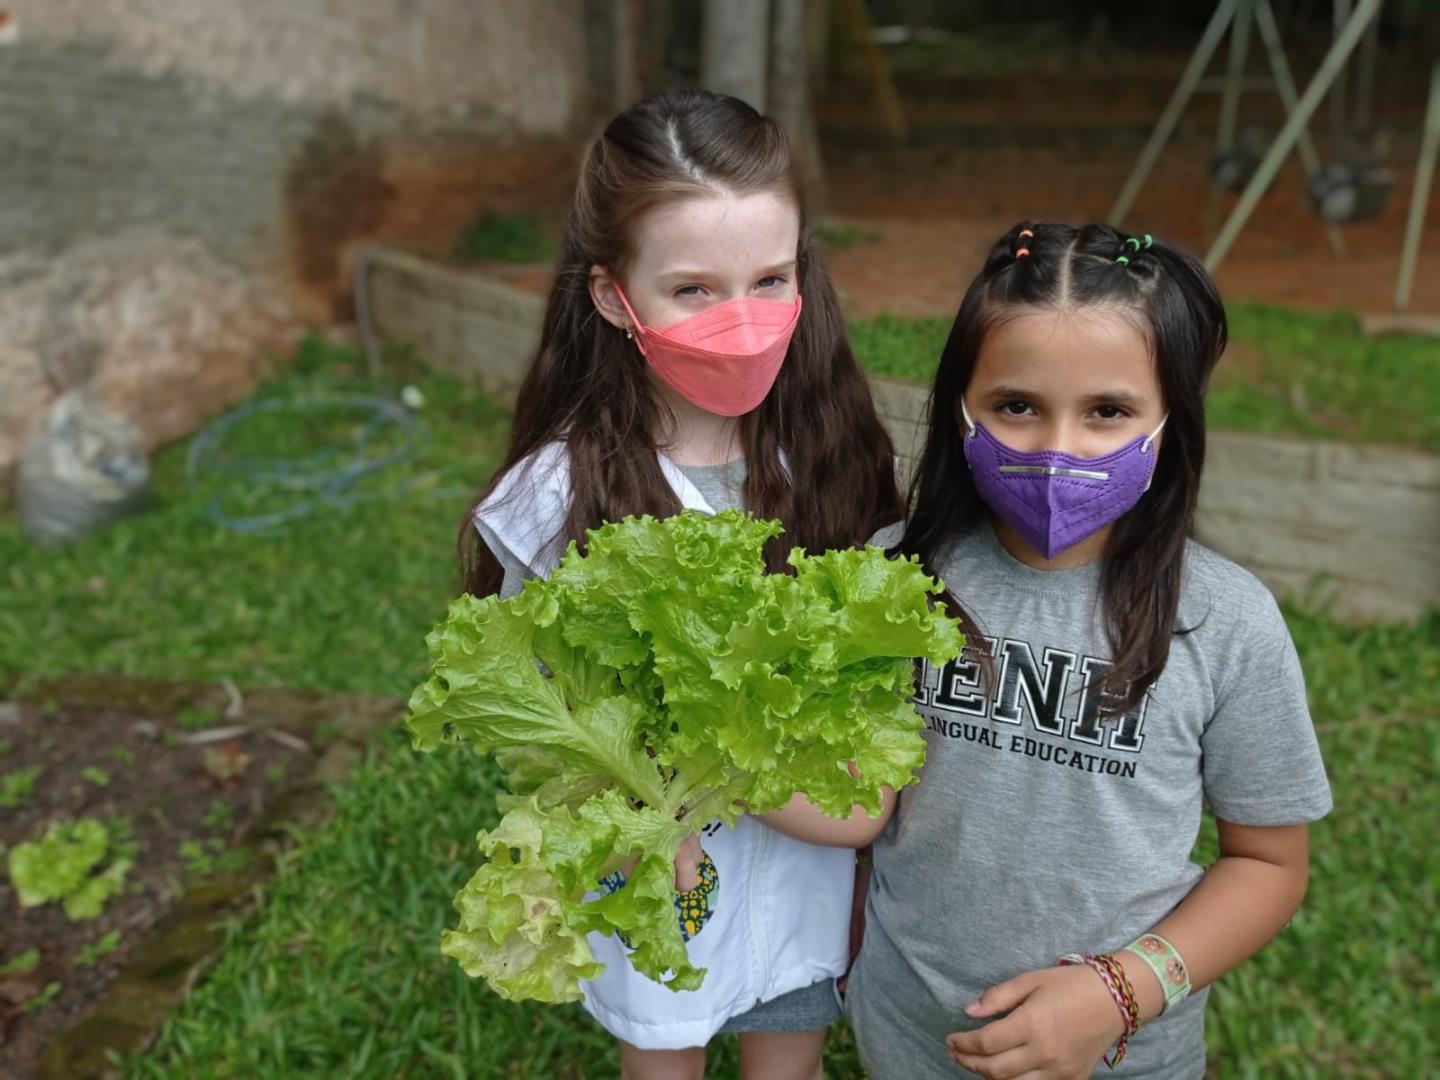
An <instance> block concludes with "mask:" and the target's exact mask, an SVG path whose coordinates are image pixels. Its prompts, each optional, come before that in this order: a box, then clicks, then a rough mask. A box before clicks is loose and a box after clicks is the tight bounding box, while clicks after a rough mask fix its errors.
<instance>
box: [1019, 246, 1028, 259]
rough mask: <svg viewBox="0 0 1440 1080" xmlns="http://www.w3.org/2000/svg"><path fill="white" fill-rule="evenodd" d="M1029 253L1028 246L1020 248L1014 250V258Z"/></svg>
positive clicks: (1021, 257) (1022, 256) (1020, 257)
mask: <svg viewBox="0 0 1440 1080" xmlns="http://www.w3.org/2000/svg"><path fill="white" fill-rule="evenodd" d="M1029 254H1030V249H1029V248H1020V249H1019V250H1018V251H1016V252H1015V258H1017V259H1023V258H1024V257H1025V256H1026V255H1029Z"/></svg>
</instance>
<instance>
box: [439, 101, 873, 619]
mask: <svg viewBox="0 0 1440 1080" xmlns="http://www.w3.org/2000/svg"><path fill="white" fill-rule="evenodd" d="M717 188H719V189H724V190H729V191H733V192H739V193H750V192H756V191H779V192H784V193H786V194H787V195H789V196H791V197H793V198H794V199H795V202H796V205H797V207H798V206H800V205H801V204H800V199H799V193H798V191H797V189H796V185H795V181H794V178H793V177H792V174H791V166H790V151H789V147H788V144H787V143H786V139H785V134H784V131H783V130H782V129H781V128H780V126H779V125H778V124H776V123H775V122H774V121H773V120H769V119H767V118H765V117H762V116H761V115H760V114H759V113H757V112H756V111H755V110H754V109H752V108H751V107H750V106H749V105H746V104H745V103H744V102H742V101H740V100H738V99H736V98H732V97H726V96H724V95H721V94H713V93H709V92H706V91H702V90H677V91H667V92H665V93H662V94H657V95H655V96H653V97H649V98H646V99H645V100H643V101H641V102H639V103H638V104H636V105H634V106H632V107H631V108H629V109H627V110H625V112H623V113H621V114H620V115H619V116H617V117H616V118H615V119H614V120H612V121H611V122H610V124H609V126H607V127H606V128H605V131H604V133H603V134H602V135H601V136H600V137H599V139H598V140H596V142H595V143H594V144H593V145H592V146H591V147H590V149H589V152H588V153H587V154H586V156H585V161H584V164H583V165H582V166H581V170H580V182H579V185H578V187H577V188H576V191H575V202H574V205H573V207H572V209H571V211H570V219H569V224H568V227H567V228H566V232H565V239H564V242H563V244H562V246H561V252H560V257H559V263H558V265H557V267H556V271H555V282H554V285H553V286H552V287H551V289H550V298H549V302H548V304H547V306H546V311H545V322H544V326H543V328H542V330H541V336H540V350H539V353H538V355H537V356H536V358H535V362H534V364H533V365H532V366H531V368H530V371H529V373H528V374H527V375H526V376H525V380H524V382H523V383H522V384H521V387H520V394H519V400H518V401H517V402H516V407H515V423H514V428H513V430H512V434H511V442H510V450H509V453H508V454H507V455H506V457H505V461H504V463H503V464H502V465H501V466H500V468H499V470H497V472H496V473H495V476H494V477H492V478H491V480H490V483H489V484H488V485H487V486H486V487H485V489H484V491H482V492H481V494H480V496H479V498H478V499H477V500H476V501H475V503H474V504H472V506H471V507H470V510H469V511H468V512H467V513H466V516H465V520H464V521H463V522H462V523H461V531H460V544H459V547H460V561H461V571H462V575H463V580H464V587H465V589H466V591H467V592H471V593H474V594H475V595H477V596H485V595H488V594H490V593H493V592H495V591H497V590H498V589H499V586H500V581H501V578H502V576H503V575H502V571H501V567H500V564H499V562H498V561H497V560H496V558H495V556H494V554H493V553H492V552H491V551H490V550H489V548H488V547H486V545H485V543H484V542H483V541H482V540H481V539H480V537H479V536H478V534H477V533H476V531H475V529H474V527H473V525H472V523H471V522H472V518H473V515H474V512H475V510H476V509H477V508H478V507H479V505H480V504H481V503H482V502H484V500H485V499H486V498H487V497H488V496H489V495H490V493H491V492H492V491H493V490H494V488H495V486H496V485H497V483H498V482H499V480H500V479H501V478H502V477H503V476H504V475H505V474H506V473H507V472H509V470H511V469H513V468H516V467H517V466H518V465H520V463H521V462H523V461H524V460H525V459H526V458H527V457H528V456H530V455H531V454H533V453H535V452H536V451H537V450H539V449H540V448H541V447H543V446H545V445H546V444H548V443H551V442H554V441H556V440H561V441H563V442H564V443H565V445H566V448H567V450H568V453H569V458H570V485H571V495H570V506H569V511H568V513H567V514H566V517H565V524H564V528H563V530H562V536H563V538H564V539H565V540H574V541H576V542H577V543H578V544H579V545H580V546H581V548H582V550H583V548H584V545H585V531H586V530H587V529H593V528H597V527H598V526H599V525H601V524H602V523H603V522H606V521H617V520H619V519H621V518H623V517H625V516H627V515H630V514H651V515H653V516H655V517H665V516H668V515H670V514H674V513H678V512H679V511H680V509H681V507H680V502H679V499H678V498H677V497H676V495H675V493H674V491H673V490H672V488H671V487H670V485H669V483H668V482H667V481H666V480H665V477H664V474H663V473H662V472H661V471H660V465H659V462H658V460H657V458H656V450H657V448H658V447H657V441H656V440H657V432H658V431H659V430H660V424H659V421H660V420H661V417H662V413H661V408H662V406H661V405H660V403H659V401H658V400H657V398H656V395H655V393H654V391H653V390H652V388H651V384H650V381H649V379H648V377H647V372H646V367H645V363H646V362H645V360H644V359H643V358H642V357H641V356H640V353H639V351H638V350H637V349H636V348H635V345H634V343H633V342H630V341H627V340H626V338H625V334H624V333H623V332H622V331H621V330H619V329H617V328H616V327H615V326H613V325H611V324H610V323H609V322H608V321H606V320H605V319H604V318H602V317H601V316H600V314H599V313H598V312H597V311H596V310H595V305H594V302H593V301H592V300H591V297H590V291H589V276H590V269H591V267H592V266H596V265H599V266H607V267H611V268H613V269H614V270H615V272H617V273H618V272H621V271H623V268H624V267H625V266H626V264H627V262H628V260H629V258H630V257H631V255H632V254H633V239H632V238H633V236H634V235H635V229H634V226H635V223H636V221H637V220H638V219H639V218H640V216H641V215H642V214H644V213H646V212H647V211H648V210H650V209H652V208H654V207H656V206H658V205H661V204H662V203H665V202H668V201H672V200H675V199H680V198H686V197H693V196H695V195H697V194H713V192H714V191H715V190H716V189H717ZM796 273H797V276H798V279H799V285H800V289H801V291H802V293H803V294H804V298H805V302H804V306H803V307H802V309H801V314H800V318H799V322H798V324H797V326H796V329H795V335H794V337H793V338H792V339H791V343H790V350H789V352H788V353H787V354H786V358H785V362H784V364H783V365H782V366H781V368H780V375H779V378H778V379H777V380H776V382H775V385H774V387H773V388H772V389H771V391H770V393H769V395H768V396H767V397H766V398H765V401H764V402H763V403H762V404H761V405H760V407H759V408H757V409H756V410H755V411H754V412H751V413H749V414H748V415H746V416H744V417H742V418H741V421H740V425H739V438H740V444H741V446H742V448H743V449H744V452H745V457H746V462H747V478H746V481H745V505H746V507H747V508H748V509H749V510H751V511H753V512H754V513H756V514H757V515H759V516H761V517H766V518H779V519H780V520H781V521H783V522H784V523H785V527H786V529H787V530H788V531H787V532H786V533H785V535H784V536H781V537H775V538H773V539H772V540H771V541H770V543H769V545H768V546H767V548H766V552H765V555H766V561H767V564H768V565H769V567H770V569H771V570H782V569H783V568H784V566H785V556H786V554H787V553H788V552H789V550H790V548H791V547H792V546H795V545H799V546H800V547H803V548H804V549H805V550H806V551H808V552H812V553H819V552H821V551H824V550H826V549H828V548H837V547H851V546H854V545H856V544H861V543H864V542H865V541H866V540H867V539H869V537H870V536H871V535H872V534H873V533H874V532H875V531H876V530H877V529H879V528H880V527H882V526H884V525H887V524H889V523H891V522H893V521H896V520H898V519H899V517H900V495H899V491H898V489H897V487H896V481H895V472H894V464H893V457H892V454H893V451H892V447H891V442H890V437H889V435H888V434H887V433H886V431H885V428H884V426H883V425H882V424H881V422H880V420H879V418H878V417H877V415H876V413H875V407H874V403H873V401H872V400H871V397H870V388H869V384H868V383H867V382H866V381H865V377H864V375H863V374H862V373H861V371H860V368H859V366H858V365H857V364H856V362H855V357H854V354H853V353H852V352H851V350H850V345H849V342H848V340H847V338H846V335H845V326H844V321H843V319H842V318H841V315H840V305H839V302H838V300H837V299H836V296H835V290H834V288H833V287H832V286H831V284H830V279H829V277H828V276H827V275H826V273H825V269H824V267H823V265H822V264H821V262H820V257H819V253H818V251H817V248H816V244H815V240H814V238H813V237H812V236H811V234H810V231H809V229H808V228H806V227H805V223H804V213H803V207H802V209H801V233H800V248H799V251H798V253H797V269H796ZM782 451H783V452H784V454H785V459H786V464H787V465H788V475H787V471H786V468H785V467H782V465H781V457H780V455H781V452H782Z"/></svg>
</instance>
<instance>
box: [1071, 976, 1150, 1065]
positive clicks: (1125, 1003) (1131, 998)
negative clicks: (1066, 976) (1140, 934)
mask: <svg viewBox="0 0 1440 1080" xmlns="http://www.w3.org/2000/svg"><path fill="white" fill-rule="evenodd" d="M1078 964H1084V965H1085V966H1086V967H1088V968H1090V969H1091V970H1092V971H1094V972H1095V974H1097V975H1099V976H1100V981H1101V982H1103V983H1104V984H1105V989H1106V990H1108V991H1109V992H1110V997H1111V999H1112V1000H1113V1001H1114V1002H1115V1007H1116V1008H1117V1009H1119V1010H1120V1019H1121V1020H1123V1021H1124V1023H1125V1031H1124V1034H1122V1035H1121V1036H1120V1038H1118V1039H1117V1040H1115V1049H1114V1051H1113V1052H1112V1053H1110V1054H1108V1055H1106V1056H1105V1057H1104V1058H1103V1060H1104V1062H1105V1065H1106V1067H1107V1068H1111V1069H1113V1068H1115V1066H1116V1065H1119V1064H1120V1062H1122V1061H1124V1060H1125V1051H1126V1050H1127V1049H1129V1046H1130V1036H1131V1035H1134V1034H1135V1032H1136V1031H1138V1030H1139V1029H1140V1006H1139V1004H1138V1003H1137V1002H1136V1000H1135V990H1134V988H1133V987H1132V986H1131V985H1130V980H1129V979H1128V978H1126V977H1125V969H1124V968H1123V967H1121V965H1120V962H1119V961H1118V960H1116V959H1115V958H1114V957H1113V956H1109V955H1106V956H1094V955H1091V954H1089V953H1087V954H1085V955H1084V956H1081V955H1080V954H1079V953H1066V954H1065V955H1064V956H1062V957H1061V958H1060V966H1061V967H1069V966H1071V965H1078Z"/></svg>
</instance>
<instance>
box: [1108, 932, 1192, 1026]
mask: <svg viewBox="0 0 1440 1080" xmlns="http://www.w3.org/2000/svg"><path fill="white" fill-rule="evenodd" d="M1122 951H1123V952H1129V953H1134V954H1135V955H1136V956H1138V957H1140V959H1141V960H1144V961H1145V964H1146V966H1147V967H1149V968H1150V970H1151V971H1153V972H1154V973H1155V977H1156V978H1157V979H1159V980H1160V989H1161V990H1163V991H1164V993H1165V1004H1164V1006H1163V1007H1162V1008H1161V1010H1160V1012H1161V1014H1162V1015H1163V1014H1165V1013H1167V1012H1169V1011H1170V1006H1171V1005H1174V1004H1175V1002H1177V1001H1183V1000H1184V999H1185V998H1186V997H1188V996H1189V994H1190V989H1191V987H1190V969H1189V968H1188V967H1186V965H1185V960H1184V958H1183V957H1182V956H1181V955H1180V951H1179V950H1178V949H1176V948H1175V946H1174V945H1171V944H1170V942H1168V941H1166V940H1165V939H1164V938H1163V937H1161V936H1160V935H1159V934H1141V935H1140V936H1139V937H1138V938H1136V939H1135V940H1134V941H1132V942H1131V943H1130V944H1129V945H1126V946H1125V948H1124V949H1123V950H1122Z"/></svg>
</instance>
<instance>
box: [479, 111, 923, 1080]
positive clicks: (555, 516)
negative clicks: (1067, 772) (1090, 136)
mask: <svg viewBox="0 0 1440 1080" xmlns="http://www.w3.org/2000/svg"><path fill="white" fill-rule="evenodd" d="M732 507H741V508H744V509H747V510H750V511H752V512H754V513H755V514H757V515H758V516H760V517H765V518H779V519H781V520H782V521H783V522H784V523H785V526H786V529H787V531H786V533H785V534H784V536H783V537H780V538H775V539H772V540H771V541H770V545H769V546H768V547H767V549H766V553H765V554H766V559H767V562H768V563H769V565H770V568H771V570H772V571H775V572H783V571H784V570H785V568H786V564H785V556H786V555H787V554H788V552H789V550H790V548H791V547H792V546H795V545H798V546H800V547H803V548H804V549H805V550H806V551H809V552H813V553H820V552H823V551H825V550H826V549H830V548H841V547H853V546H855V545H858V544H863V543H864V542H865V540H866V538H867V537H869V536H870V535H871V534H873V533H874V532H875V530H877V529H878V528H880V527H881V526H883V525H886V524H889V523H891V522H894V521H896V520H898V519H899V518H900V515H901V508H900V495H899V491H898V490H897V487H896V481H895V468H894V459H893V456H892V450H891V444H890V439H889V436H888V435H887V434H886V432H885V429H884V427H883V426H882V425H881V423H880V420H879V419H878V418H877V416H876V413H875V409H874V405H873V403H872V401H871V398H870V392H869V388H868V385H867V383H866V381H865V379H864V376H863V375H862V374H861V372H860V370H859V368H858V366H857V365H856V363H855V359H854V356H853V355H852V353H851V351H850V346H849V344H848V342H847V340H846V336H845V328H844V324H843V322H842V320H841V317H840V309H839V304H838V302H837V300H836V297H835V292H834V290H833V288H832V287H831V285H830V281H829V279H828V278H827V276H826V274H825V270H824V267H823V266H822V265H821V263H820V259H819V255H818V252H817V250H816V246H815V242H814V240H813V239H812V237H811V235H810V233H809V231H808V229H807V228H806V226H805V220H804V215H803V211H802V208H801V205H800V200H799V196H798V193H797V190H796V186H795V182H794V178H793V176H792V174H791V166H790V156H789V151H788V149H787V146H786V141H785V136H784V133H783V131H782V130H781V129H780V127H779V126H778V125H777V124H776V123H775V122H774V121H772V120H769V119H766V118H764V117H762V116H760V115H759V114H758V113H757V112H756V111H755V110H754V109H752V108H750V106H748V105H746V104H744V103H743V102H741V101H738V100H736V99H734V98H730V97H725V96H721V95H718V94H712V93H707V92H703V91H696V90H686V91H676V92H668V93H664V94H661V95H658V96H655V97H651V98H648V99H646V100H644V101H642V102H640V103H639V104H637V105H635V106H633V107H632V108H630V109H628V110H626V111H625V112H623V113H621V114H620V115H619V116H617V117H616V118H615V119H614V120H612V121H611V122H610V124H609V126H608V127H607V128H606V129H605V131H604V133H603V134H602V135H601V136H600V138H599V139H598V140H597V141H596V142H595V143H594V144H593V145H592V146H591V148H590V150H589V152H588V154H587V155H586V157H585V161H584V164H583V165H582V167H581V174H580V181H579V185H578V187H577V189H576V192H575V201H574V206H573V209H572V210H571V213H570V220H569V226H568V228H567V230H566V234H565V239H564V243H563V247H562V250H561V254H560V258H559V265H558V267H557V269H556V274H555V283H554V286H553V287H552V289H551V292H550V298H549V303H548V306H547V309H546V313H545V321H544V327H543V330H542V334H541V341H540V349H539V354H538V356H537V357H536V359H535V363H534V365H533V367H532V368H531V369H530V372H529V374H528V375H527V376H526V378H525V381H524V383H523V385H522V386H521V389H520V395H519V401H518V403H517V405H516V410H515V424H514V431H513V435H512V442H511V446H510V451H509V454H508V455H507V456H506V458H505V461H504V463H503V464H502V465H501V467H500V469H499V470H498V471H497V472H496V474H495V476H494V478H493V479H492V480H491V482H490V484H489V486H488V487H487V488H486V489H485V490H484V492H483V493H482V494H481V496H480V498H479V499H478V500H477V502H476V503H475V505H474V506H472V507H471V509H470V511H469V512H468V513H467V514H466V518H465V521H464V524H463V526H462V535H461V558H462V565H463V567H464V572H465V583H466V588H467V589H468V590H469V591H470V592H472V593H474V594H476V595H482V596H483V595H488V594H491V593H495V592H499V593H500V594H501V595H502V596H508V595H511V594H513V593H514V592H516V591H518V590H519V588H520V586H521V583H522V582H523V580H524V578H526V577H529V576H534V575H537V574H546V573H548V572H549V571H550V570H552V569H553V568H554V567H555V566H556V564H557V563H558V562H559V559H560V557H561V556H562V555H563V554H564V552H565V549H566V546H567V545H568V544H569V543H570V542H571V541H574V542H576V543H577V544H578V545H579V546H580V548H581V549H582V550H583V548H584V546H585V533H586V530H588V529H593V528H597V527H598V526H600V525H601V524H602V523H603V522H606V521H616V520H619V519H621V518H624V517H626V516H627V515H632V514H634V515H640V514H650V515H653V516H655V517H657V518H658V517H665V516H668V515H671V514H675V513H678V512H679V511H680V510H681V509H682V508H687V509H694V510H700V511H704V512H716V511H720V510H724V509H728V508H732ZM857 813H858V816H857V817H856V818H855V819H853V820H851V821H839V822H835V821H831V820H830V819H822V818H821V817H820V815H819V814H818V811H814V809H813V807H810V806H809V804H808V803H805V802H804V800H803V797H797V803H795V804H792V806H790V807H787V808H785V809H784V810H781V811H778V812H777V813H775V814H768V815H765V816H764V821H763V822H762V821H759V820H756V819H755V818H750V817H746V818H742V819H741V821H740V823H739V825H738V826H737V827H736V828H734V829H729V828H725V827H722V826H721V825H720V824H719V823H718V822H716V823H714V824H713V825H712V826H710V827H707V829H706V830H705V849H706V850H705V852H703V853H702V852H701V851H700V850H699V845H698V844H696V845H694V847H693V848H691V849H688V850H684V851H682V857H681V858H679V859H677V880H676V886H677V889H679V890H681V892H682V893H683V894H684V895H683V896H682V897H681V898H680V901H679V903H678V904H677V907H679V908H680V910H681V912H682V913H683V914H684V919H683V920H682V926H687V929H689V927H690V926H695V927H700V926H703V930H700V932H698V933H696V934H695V936H694V937H693V939H692V940H691V941H690V946H689V947H690V952H691V957H692V959H693V960H694V961H695V963H696V964H697V965H698V966H701V967H705V968H708V969H709V970H708V974H707V975H706V978H705V982H704V984H703V985H702V987H701V988H700V989H699V990H697V991H687V992H679V993H676V992H672V991H671V990H668V989H665V988H664V987H662V986H660V985H659V984H657V983H655V982H652V981H651V980H649V979H647V978H645V977H643V976H641V975H638V974H637V973H636V972H635V970H634V969H633V968H632V967H631V966H630V965H629V963H628V961H627V959H626V950H625V948H624V945H623V943H621V942H619V941H616V940H614V939H613V938H609V937H601V936H599V935H591V939H590V944H591V948H592V949H593V951H594V953H595V956H596V958H597V959H598V960H600V961H602V962H603V963H604V964H605V972H604V974H603V975H602V976H601V977H600V978H599V979H597V980H595V981H594V982H592V983H589V984H587V986H586V994H585V1007H586V1009H587V1010H588V1011H589V1012H590V1013H591V1014H592V1015H594V1016H595V1017H596V1018H597V1019H598V1020H599V1021H600V1023H601V1024H602V1025H603V1026H604V1027H605V1028H606V1029H607V1030H608V1031H610V1032H611V1033H612V1034H614V1035H616V1036H617V1037H618V1038H619V1039H620V1040H621V1060H622V1065H623V1068H624V1071H625V1075H626V1076H627V1077H630V1078H632V1080H641V1078H650V1077H691V1076H699V1075H700V1074H702V1073H703V1071H704V1067H705V1053H704V1045H705V1043H706V1042H707V1041H708V1040H709V1039H710V1038H711V1036H713V1035H714V1034H715V1033H716V1032H718V1031H725V1032H735V1033H737V1034H739V1035H740V1050H741V1058H742V1063H743V1067H744V1069H745V1074H746V1076H747V1077H757V1078H760V1077H763V1078H774V1080H788V1078H792V1077H793V1078H796V1080H801V1078H803V1080H809V1078H810V1077H813V1076H818V1075H819V1070H820V1057H821V1049H822V1047H823V1043H824V1038H825V1031H826V1028H827V1027H828V1025H829V1024H830V1023H831V1022H832V1021H833V1020H835V1019H837V1018H838V1016H839V1005H838V1001H837V998H836V994H835V990H834V979H835V977H836V976H838V975H840V974H842V973H843V972H844V970H845V968H846V966H847V962H848V959H849V957H848V927H849V914H850V900H851V897H852V895H853V867H854V852H853V850H850V849H853V848H854V847H858V846H861V845H864V844H867V843H869V841H870V840H871V839H872V838H873V837H874V835H875V833H876V832H878V830H879V828H880V826H881V825H882V824H883V818H880V819H875V820H872V819H869V818H866V817H864V815H863V812H857ZM623 882H624V879H623V875H621V876H619V877H618V878H613V879H612V880H607V882H606V883H605V884H604V888H606V889H613V888H623V887H624V883H623ZM707 918H708V920H709V921H708V923H707V922H706V919H707Z"/></svg>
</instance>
